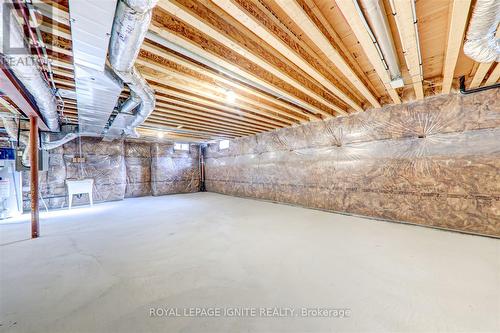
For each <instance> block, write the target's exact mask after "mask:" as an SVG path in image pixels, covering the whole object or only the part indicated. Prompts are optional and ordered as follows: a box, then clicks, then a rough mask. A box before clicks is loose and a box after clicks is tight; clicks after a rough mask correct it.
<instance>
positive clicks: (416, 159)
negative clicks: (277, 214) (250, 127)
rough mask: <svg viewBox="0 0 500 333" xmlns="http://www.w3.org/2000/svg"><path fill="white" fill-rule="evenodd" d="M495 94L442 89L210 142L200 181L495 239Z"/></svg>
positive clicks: (499, 149)
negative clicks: (224, 145)
mask: <svg viewBox="0 0 500 333" xmlns="http://www.w3.org/2000/svg"><path fill="white" fill-rule="evenodd" d="M499 95H500V91H499V90H498V89H497V90H490V91H486V92H482V93H476V94H472V95H466V96H463V95H444V96H437V97H433V98H429V99H426V100H424V101H420V102H414V103H410V104H403V105H395V106H388V107H385V108H382V109H374V110H369V111H366V112H363V113H358V114H353V115H350V116H349V117H341V118H334V119H331V120H328V121H324V122H314V123H308V124H305V125H302V126H297V127H293V128H286V129H281V130H276V131H273V132H268V133H263V134H259V135H256V136H251V137H246V138H242V139H238V140H234V141H232V142H231V145H230V148H229V149H228V150H222V151H220V150H219V149H218V145H216V144H212V145H209V147H208V149H207V156H206V161H205V163H206V164H205V165H206V188H207V190H208V191H213V192H219V193H224V194H230V195H236V196H243V197H252V198H259V199H265V200H271V201H277V202H285V203H291V204H296V205H301V206H305V207H312V208H320V209H326V210H331V211H339V212H346V213H353V214H359V215H365V216H370V217H376V218H382V219H387V220H396V221H403V222H410V223H416V224H421V225H427V226H434V227H440V228H446V229H452V230H459V231H465V232H470V233H478V234H485V235H494V236H500V143H499V142H500V98H499V97H500V96H499Z"/></svg>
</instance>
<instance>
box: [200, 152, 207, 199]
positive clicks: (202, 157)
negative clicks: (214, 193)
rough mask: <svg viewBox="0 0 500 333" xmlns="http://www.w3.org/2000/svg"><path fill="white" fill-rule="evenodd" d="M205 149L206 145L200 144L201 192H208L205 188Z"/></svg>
mask: <svg viewBox="0 0 500 333" xmlns="http://www.w3.org/2000/svg"><path fill="white" fill-rule="evenodd" d="M205 150H206V146H205V145H203V144H200V151H199V153H200V155H199V168H200V192H206V188H205Z"/></svg>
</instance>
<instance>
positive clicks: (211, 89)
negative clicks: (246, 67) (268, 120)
mask: <svg viewBox="0 0 500 333" xmlns="http://www.w3.org/2000/svg"><path fill="white" fill-rule="evenodd" d="M136 64H139V65H141V66H145V67H148V68H151V69H153V70H155V71H158V72H160V73H162V74H163V75H168V76H170V77H172V78H176V79H180V80H183V81H185V82H187V83H189V84H191V85H194V86H198V87H200V88H201V89H200V90H199V92H200V93H201V94H204V95H206V96H207V97H209V98H212V99H213V98H215V99H217V98H220V96H218V95H220V94H221V87H218V86H216V85H213V84H209V83H206V82H203V81H201V80H199V79H196V78H194V77H192V76H189V75H187V74H183V73H179V72H177V71H175V70H174V69H173V68H168V67H165V66H163V65H159V64H158V63H155V62H153V61H150V60H145V59H137V60H136ZM222 98H224V97H222ZM236 99H237V100H239V101H241V102H244V103H245V104H247V105H250V106H251V107H252V108H256V109H262V110H267V111H269V112H273V113H276V114H279V115H283V116H285V117H287V118H292V119H295V120H296V121H299V122H305V121H306V119H305V118H304V117H300V116H297V115H295V114H294V113H291V112H286V111H283V110H280V109H278V108H274V107H272V106H270V105H267V104H265V103H259V102H258V101H255V99H252V98H249V97H247V96H245V95H242V94H240V95H237V96H236ZM280 119H281V117H280Z"/></svg>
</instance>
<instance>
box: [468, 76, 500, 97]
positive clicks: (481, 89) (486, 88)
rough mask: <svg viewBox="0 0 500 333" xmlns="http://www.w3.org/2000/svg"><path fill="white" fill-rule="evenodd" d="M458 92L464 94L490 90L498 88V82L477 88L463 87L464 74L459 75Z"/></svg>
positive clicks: (499, 86) (499, 84)
mask: <svg viewBox="0 0 500 333" xmlns="http://www.w3.org/2000/svg"><path fill="white" fill-rule="evenodd" d="M459 81H460V92H461V93H462V94H464V95H468V94H472V93H476V92H480V91H485V90H490V89H495V88H500V83H495V84H492V85H491V86H486V87H479V88H474V89H469V90H466V89H465V76H461V77H460V79H459Z"/></svg>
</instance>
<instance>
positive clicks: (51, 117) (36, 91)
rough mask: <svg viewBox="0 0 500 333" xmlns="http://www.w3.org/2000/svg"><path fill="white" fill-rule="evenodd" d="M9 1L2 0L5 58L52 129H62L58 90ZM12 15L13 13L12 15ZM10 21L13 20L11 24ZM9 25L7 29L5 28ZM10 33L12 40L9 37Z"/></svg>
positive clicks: (1, 39) (0, 14)
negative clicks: (45, 76)
mask: <svg viewBox="0 0 500 333" xmlns="http://www.w3.org/2000/svg"><path fill="white" fill-rule="evenodd" d="M10 8H11V7H10V6H9V2H8V1H5V0H0V17H1V18H2V23H1V24H0V47H1V53H2V55H3V58H4V59H3V60H2V61H3V62H4V63H6V64H7V65H9V67H10V69H11V70H12V72H13V73H14V75H15V76H16V77H17V79H18V80H19V81H20V82H21V83H22V84H23V86H24V87H25V88H26V89H27V90H28V91H29V93H30V94H31V95H32V96H33V98H34V100H35V102H36V105H37V106H38V109H39V111H40V113H41V115H42V117H43V120H44V122H45V124H46V125H47V127H48V128H49V130H51V131H54V132H57V131H59V117H58V114H57V103H56V99H55V96H54V93H53V92H52V90H51V89H50V88H49V86H48V84H47V82H46V81H45V80H44V79H43V77H42V74H41V73H40V70H39V68H38V62H37V60H36V58H35V57H33V56H31V54H30V52H29V50H28V49H27V48H26V44H25V39H24V34H23V30H22V27H21V26H20V24H19V23H18V22H17V20H16V19H15V18H14V17H13V16H12V15H11V10H10ZM9 15H10V16H9ZM6 22H9V24H8V26H7V24H6ZM4 29H6V30H4ZM7 36H9V39H8V40H5V39H6V37H7Z"/></svg>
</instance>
